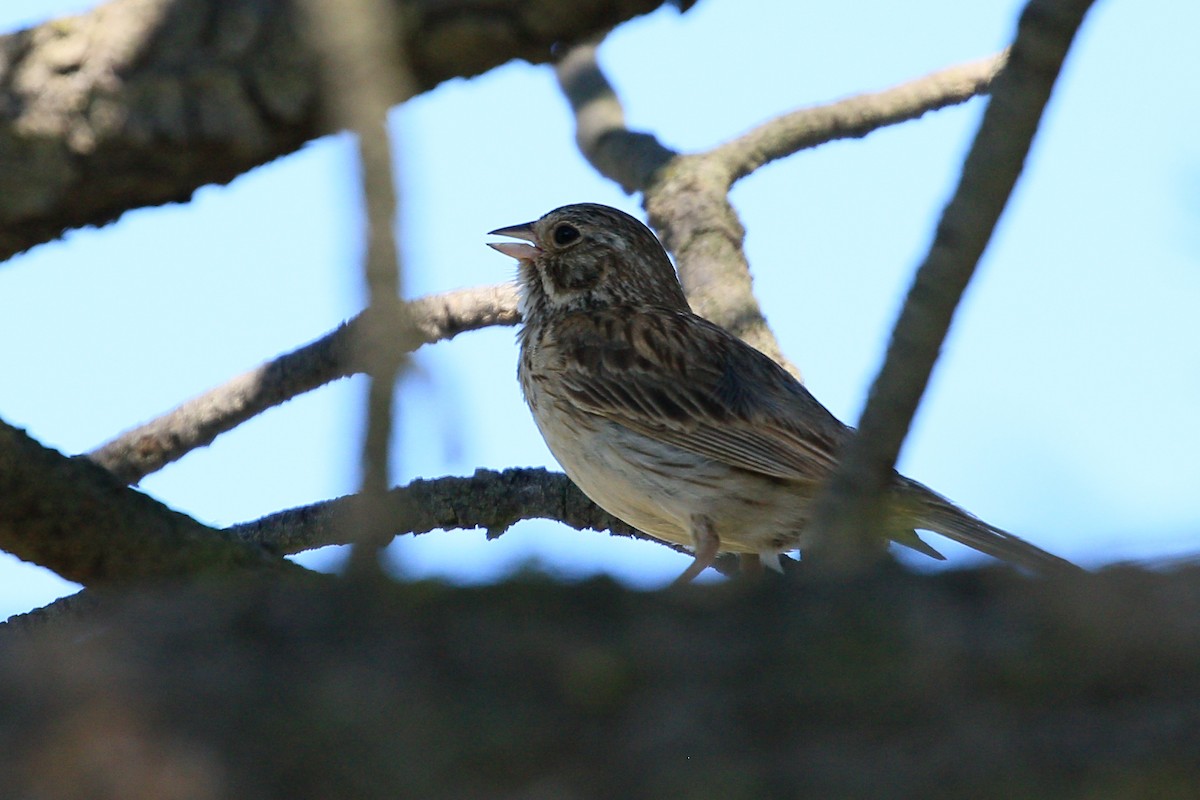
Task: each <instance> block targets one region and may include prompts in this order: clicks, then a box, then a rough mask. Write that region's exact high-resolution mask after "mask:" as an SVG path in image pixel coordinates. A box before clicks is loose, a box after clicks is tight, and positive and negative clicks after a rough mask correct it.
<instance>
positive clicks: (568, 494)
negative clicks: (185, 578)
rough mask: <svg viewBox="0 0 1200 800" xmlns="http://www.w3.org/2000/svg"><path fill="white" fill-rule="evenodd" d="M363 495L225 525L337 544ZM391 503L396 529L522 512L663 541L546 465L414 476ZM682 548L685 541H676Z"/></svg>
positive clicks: (311, 544) (258, 534) (498, 529)
mask: <svg viewBox="0 0 1200 800" xmlns="http://www.w3.org/2000/svg"><path fill="white" fill-rule="evenodd" d="M357 499H358V498H357V497H356V496H350V497H342V498H338V499H337V500H329V501H326V502H322V503H314V504H313V505H310V506H304V507H302V508H293V509H289V510H287V511H280V512H278V513H275V514H270V515H268V516H266V517H263V518H262V519H258V520H255V521H253V522H247V523H243V524H241V525H234V526H232V527H230V528H227V529H226V531H227V532H228V533H229V534H230V535H232V536H234V537H236V538H238V539H239V540H241V541H244V542H249V543H253V544H257V545H261V546H263V547H265V548H267V549H269V550H271V551H272V552H276V553H280V554H284V555H288V554H292V553H299V552H302V551H304V550H311V549H313V548H316V547H324V546H326V545H331V544H349V543H350V540H349V538H348V537H347V536H346V532H345V531H346V529H345V526H344V525H342V524H340V522H341V520H343V519H344V518H345V516H346V515H347V514H349V513H352V511H351V509H352V507H353V505H354V503H355V502H356V501H357ZM384 511H385V513H386V514H387V519H388V524H389V530H390V532H391V535H393V536H400V535H403V534H406V533H412V534H421V533H428V532H429V531H431V530H434V529H437V528H446V529H451V528H467V529H470V528H484V529H486V530H487V534H488V538H489V539H495V538H497V537H499V536H500V535H502V534H503V533H504V532H505V531H506V530H508V528H509V527H510V526H512V524H513V523H515V522H519V521H521V520H523V519H551V520H555V521H557V522H562V523H564V524H566V525H569V526H570V527H572V528H575V529H576V530H584V529H590V530H597V531H610V532H612V533H613V534H616V535H618V536H629V537H632V538H635V539H647V540H649V541H655V542H657V541H658V540H657V539H653V538H651V537H649V536H647V535H646V534H644V533H642V532H640V531H638V530H637V529H636V528H633V527H631V526H629V525H627V524H625V523H624V522H622V521H621V520H619V519H617V518H616V517H614V516H612V515H611V514H609V513H607V512H605V511H603V510H602V509H601V508H600V507H599V506H597V505H596V504H594V503H593V502H592V501H591V500H589V499H588V498H587V497H586V496H585V495H584V494H583V492H581V491H579V489H578V488H576V486H575V484H573V483H571V481H570V480H569V479H568V478H567V476H566V475H563V474H561V473H557V472H548V471H546V470H544V469H519V468H514V469H506V470H504V471H503V472H494V471H492V470H487V469H479V470H476V471H475V474H474V475H473V476H471V477H469V478H456V477H446V478H437V479H436V480H415V481H413V482H412V483H410V484H408V485H407V486H403V487H397V488H394V489H391V490H390V491H389V492H388V493H387V500H386V505H385V506H384ZM677 549H678V548H677Z"/></svg>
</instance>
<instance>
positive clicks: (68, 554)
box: [0, 422, 295, 586]
mask: <svg viewBox="0 0 1200 800" xmlns="http://www.w3.org/2000/svg"><path fill="white" fill-rule="evenodd" d="M0 548H3V549H4V550H5V551H7V552H9V553H12V554H13V555H15V556H17V557H18V558H20V559H23V560H25V561H30V562H33V563H34V564H38V565H40V566H43V567H46V568H47V569H51V570H53V571H54V572H56V573H57V574H59V575H61V576H62V577H64V578H66V579H67V580H72V581H78V582H79V583H83V584H85V585H89V586H91V585H103V584H112V583H116V582H120V581H129V580H133V579H138V578H149V577H165V576H181V575H195V574H200V573H204V572H213V571H218V572H220V571H231V570H239V569H247V568H249V569H263V568H274V569H286V570H292V569H295V568H294V567H291V566H289V565H288V564H287V563H286V562H284V561H282V560H281V559H279V558H278V557H276V556H273V555H269V554H268V553H267V552H266V551H265V550H263V549H262V548H259V547H248V546H247V545H246V544H245V543H244V542H240V541H238V540H237V539H236V537H232V536H230V535H229V534H227V533H224V532H222V531H218V530H214V529H212V528H208V527H206V526H204V525H201V524H200V523H199V522H197V521H196V520H194V519H192V518H191V517H189V516H187V515H185V514H180V513H179V512H177V511H172V510H171V509H169V508H167V507H166V506H164V505H163V504H162V503H159V502H158V501H157V500H154V499H153V498H150V497H147V496H146V495H144V494H142V493H140V492H137V491H135V490H133V489H130V488H128V487H126V486H124V485H123V484H121V483H120V482H119V481H118V480H117V479H116V478H115V477H113V475H112V474H111V473H109V472H107V471H106V470H104V469H102V468H100V467H99V466H97V465H96V464H93V463H91V462H90V461H88V460H87V459H82V458H67V457H66V456H63V455H61V454H59V453H57V452H55V451H54V450H51V449H48V448H46V447H43V446H42V445H40V444H38V443H37V442H35V441H34V440H33V439H31V438H29V436H27V435H26V434H25V433H24V432H23V431H21V430H18V429H17V428H13V427H11V426H9V425H6V424H4V423H3V422H0Z"/></svg>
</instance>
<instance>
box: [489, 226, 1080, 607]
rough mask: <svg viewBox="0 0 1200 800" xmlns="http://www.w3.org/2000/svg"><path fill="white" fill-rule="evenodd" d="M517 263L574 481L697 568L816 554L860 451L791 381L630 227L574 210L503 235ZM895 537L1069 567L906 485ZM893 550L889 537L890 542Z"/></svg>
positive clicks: (901, 482)
mask: <svg viewBox="0 0 1200 800" xmlns="http://www.w3.org/2000/svg"><path fill="white" fill-rule="evenodd" d="M488 235H489V236H502V237H506V238H508V239H515V240H517V241H501V242H489V243H488V244H489V246H491V247H492V248H494V249H495V250H498V251H499V252H501V253H503V254H505V255H507V256H510V257H512V258H515V259H516V260H517V264H518V268H517V273H518V274H517V286H518V296H519V305H518V309H519V312H520V316H521V320H522V321H521V325H520V328H519V331H518V334H517V340H518V344H519V349H520V355H519V361H518V368H517V374H518V380H519V382H520V386H521V390H522V393H523V395H524V398H525V402H526V403H527V405H528V406H529V409H530V412H531V413H532V415H533V419H534V421H535V423H536V425H537V427H538V430H539V431H540V432H541V434H542V437H543V438H544V439H545V441H546V444H547V446H548V447H549V449H550V452H551V453H552V454H553V455H554V457H555V458H556V459H557V460H558V462H559V464H561V465H562V468H563V470H564V471H565V472H566V474H567V477H569V478H570V479H571V481H572V482H573V483H574V484H575V485H576V486H578V487H579V489H580V490H582V491H583V493H584V494H585V495H587V496H588V497H589V498H590V499H591V500H592V501H593V502H595V503H596V504H597V505H598V506H600V507H601V508H603V509H604V510H605V511H607V512H609V513H610V514H612V515H613V516H615V517H617V518H619V519H621V520H623V521H624V522H626V523H628V524H629V525H632V526H633V527H635V528H637V529H639V530H641V531H643V532H644V533H646V534H648V535H650V536H651V537H654V538H656V539H659V540H662V541H665V542H668V543H672V544H675V545H681V546H683V547H684V548H686V549H689V550H690V551H691V552H692V554H693V560H692V562H691V564H690V565H688V567H687V569H685V570H684V571H683V573H682V574H681V575H680V576H679V577H678V578H677V579H676V581H675V583H676V584H684V583H688V582H690V581H691V580H692V579H693V578H695V577H696V576H697V575H699V574H700V573H701V572H703V571H704V570H705V569H707V568H708V567H710V566H711V565H712V564H713V562H714V561H715V560H716V558H717V556H718V555H719V554H720V553H724V552H732V553H738V554H741V556H742V558H743V562H746V561H751V562H753V560H754V558H753V557H754V556H757V557H758V558H759V559H760V560H761V563H763V564H766V565H768V566H772V567H777V566H778V559H779V556H780V554H782V553H786V552H790V551H793V550H800V551H801V557H803V551H804V548H805V546H808V545H811V542H809V541H807V540H806V538H805V530H806V527H807V524H808V522H809V520H810V517H811V514H812V512H813V506H814V504H815V499H816V496H817V493H818V492H819V491H820V489H821V487H822V485H823V483H824V482H825V481H826V480H827V479H828V478H829V476H830V475H831V474H832V472H833V470H834V468H835V467H836V465H837V463H838V455H839V453H840V452H841V451H842V448H843V447H844V446H845V444H846V443H847V441H848V439H849V438H850V437H851V436H852V435H853V429H851V428H850V427H848V426H846V425H845V424H843V423H842V422H841V421H840V420H838V419H837V417H835V416H834V415H833V414H832V413H831V412H830V411H828V410H827V409H826V408H825V407H824V406H823V405H821V403H820V402H819V401H818V400H817V399H816V398H815V397H813V395H812V394H811V393H810V392H809V391H808V389H806V388H805V387H804V385H803V384H801V383H800V382H799V381H798V380H797V379H796V378H794V377H793V376H792V375H791V374H790V373H788V372H787V371H786V370H785V369H783V368H782V367H781V366H779V365H778V364H777V363H776V362H775V361H774V360H772V359H771V358H769V357H768V356H766V355H764V354H763V353H761V352H760V351H758V350H756V349H755V348H753V347H751V346H750V345H748V344H746V343H745V342H743V341H742V340H741V339H739V338H738V337H737V336H735V335H734V334H732V333H730V332H729V331H727V330H725V329H724V328H722V327H720V326H719V325H716V324H714V323H712V322H710V321H708V320H706V319H704V318H703V317H701V316H699V315H697V314H695V313H693V311H692V309H691V306H690V305H689V304H688V301H687V297H686V296H685V295H684V292H683V287H682V285H681V284H680V282H679V279H678V277H677V275H676V273H675V268H674V266H673V265H672V263H671V259H670V257H669V256H668V255H667V253H666V250H665V249H664V248H663V246H662V244H661V243H660V242H659V240H658V238H657V237H656V236H655V235H654V233H653V232H652V231H651V230H650V229H649V228H648V227H646V226H645V225H644V224H642V223H641V222H640V221H639V220H637V219H636V218H635V217H633V216H631V215H629V214H626V213H625V212H623V211H620V210H618V209H615V208H611V207H609V206H604V205H599V204H595V203H577V204H573V205H566V206H562V207H561V208H556V209H554V210H553V211H550V212H548V213H546V214H545V215H543V216H542V217H541V218H539V219H537V220H535V221H533V222H527V223H523V224H520V225H512V226H508V227H504V228H498V229H496V230H494V231H491V232H490V233H489V234H488ZM887 512H888V515H887V518H888V524H887V526H886V529H885V532H884V533H883V534H881V543H882V542H886V540H887V539H891V540H893V541H895V542H897V543H899V544H901V545H904V546H906V547H909V548H912V549H914V550H916V551H918V552H921V553H924V554H925V555H927V556H929V557H931V558H935V559H944V557H943V556H942V555H941V554H940V553H939V552H938V551H937V550H935V549H934V548H933V547H931V546H930V545H929V544H928V543H926V542H925V541H923V540H922V539H921V538H920V537H919V536H918V535H917V533H916V531H917V530H926V531H932V532H934V533H937V534H940V535H942V536H945V537H947V538H949V539H952V540H954V541H957V542H960V543H962V544H964V545H967V546H968V547H971V548H974V549H975V550H978V551H980V552H982V553H985V554H987V555H989V556H993V557H995V558H998V559H1000V560H1002V561H1005V562H1008V563H1010V564H1012V565H1014V566H1016V567H1018V568H1021V569H1024V570H1028V571H1031V572H1034V573H1039V574H1061V573H1065V572H1070V571H1077V570H1078V569H1079V568H1078V567H1076V566H1075V565H1074V564H1072V563H1071V562H1069V561H1066V560H1065V559H1062V558H1060V557H1058V556H1055V555H1052V554H1051V553H1048V552H1046V551H1045V550H1042V549H1041V548H1039V547H1037V546H1035V545H1033V544H1031V543H1029V542H1026V541H1025V540H1023V539H1020V538H1018V537H1017V536H1014V535H1013V534H1011V533H1008V532H1006V531H1004V530H1002V529H1000V528H997V527H994V526H992V525H989V524H988V523H986V522H984V521H982V520H980V519H978V518H977V517H975V516H973V515H971V514H970V513H968V512H967V511H964V510H963V509H961V508H959V507H958V506H956V505H955V504H954V503H952V502H951V501H949V500H947V499H946V498H944V497H942V496H941V495H939V494H937V493H936V492H934V491H933V490H931V489H929V488H927V487H925V486H923V485H922V484H920V483H918V482H916V481H914V480H911V479H909V478H906V477H904V476H902V475H900V474H899V473H894V478H893V480H892V483H891V486H890V489H889V494H888V500H887ZM885 536H886V538H885Z"/></svg>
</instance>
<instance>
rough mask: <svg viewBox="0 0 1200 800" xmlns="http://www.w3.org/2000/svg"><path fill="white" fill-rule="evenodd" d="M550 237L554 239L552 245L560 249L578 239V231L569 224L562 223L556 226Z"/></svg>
mask: <svg viewBox="0 0 1200 800" xmlns="http://www.w3.org/2000/svg"><path fill="white" fill-rule="evenodd" d="M551 235H552V236H553V237H554V243H555V244H556V245H559V246H560V247H562V246H564V245H568V244H570V243H571V242H574V241H575V240H577V239H578V238H579V229H578V228H576V227H575V226H574V225H571V224H570V223H567V222H564V223H561V224H560V225H558V227H556V228H555V229H554V233H553V234H551Z"/></svg>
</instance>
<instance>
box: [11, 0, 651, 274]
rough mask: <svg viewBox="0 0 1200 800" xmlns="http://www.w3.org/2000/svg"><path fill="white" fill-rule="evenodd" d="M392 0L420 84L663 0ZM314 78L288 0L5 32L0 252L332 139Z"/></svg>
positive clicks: (587, 30) (148, 2)
mask: <svg viewBox="0 0 1200 800" xmlns="http://www.w3.org/2000/svg"><path fill="white" fill-rule="evenodd" d="M395 2H396V6H397V9H398V14H399V16H400V18H401V19H402V21H403V26H402V27H403V30H404V37H403V38H404V41H401V42H397V43H396V48H397V58H400V59H403V60H404V61H405V62H406V63H407V64H408V65H409V68H410V71H411V73H412V75H413V78H414V80H415V87H414V88H415V91H418V92H420V91H426V90H428V89H431V88H433V87H434V86H436V85H438V84H439V83H441V82H442V81H444V80H447V79H449V78H454V77H470V76H473V75H478V74H480V73H482V72H484V71H486V70H488V69H491V68H492V67H495V66H499V65H500V64H503V63H505V62H506V61H509V60H511V59H513V58H521V59H525V60H528V61H531V62H545V61H547V60H549V59H550V58H551V51H552V48H554V47H555V46H556V45H559V44H569V43H572V42H575V41H580V40H583V39H586V38H588V37H589V36H594V35H596V34H598V33H600V32H602V31H605V30H607V29H608V28H610V27H612V26H614V25H616V24H618V23H620V22H623V21H625V20H627V19H630V18H632V17H634V16H636V15H638V14H643V13H646V12H648V11H652V10H653V9H654V8H656V7H658V6H659V5H661V2H657V1H656V0H585V2H577V3H572V4H569V5H564V4H560V3H556V2H550V1H549V0H490V1H489V0H475V1H474V2H471V1H468V0H464V2H456V3H431V2H423V1H422V0H395ZM318 84H319V81H318V75H317V70H316V59H315V56H314V53H313V49H312V47H311V45H310V43H309V42H308V41H307V40H306V38H305V37H304V36H302V35H301V26H300V22H299V20H298V15H297V12H296V10H295V8H294V7H293V5H292V4H291V3H290V2H287V0H113V2H110V3H107V4H105V5H103V6H101V7H99V8H97V9H96V10H95V11H93V12H91V13H89V14H84V15H82V16H78V17H71V18H66V19H59V20H54V21H52V22H48V23H46V24H45V25H41V26H39V27H37V28H32V29H30V30H26V31H21V32H19V33H14V34H11V35H8V36H3V37H0V260H3V259H6V258H8V257H9V256H11V255H13V254H14V253H18V252H21V251H22V250H25V249H27V248H29V247H32V246H33V245H35V244H39V243H41V242H45V241H48V240H50V239H53V238H56V237H57V236H59V235H61V234H62V233H63V232H64V231H65V230H67V229H70V228H75V227H80V226H83V225H101V224H104V223H107V222H111V221H112V220H114V219H116V218H117V217H118V216H120V215H121V214H122V213H123V212H125V211H127V210H129V209H132V208H138V207H141V206H149V205H158V204H162V203H168V202H175V201H183V200H186V199H188V198H189V197H190V196H191V195H192V192H194V191H195V190H196V189H197V188H199V187H201V186H203V185H205V184H209V183H226V182H228V181H230V180H232V179H233V178H235V177H236V176H238V175H240V174H241V173H243V172H245V171H247V170H249V169H251V168H252V167H255V166H257V165H259V164H263V163H266V162H267V161H270V160H272V159H275V158H278V157H279V156H281V155H284V154H286V153H290V152H292V151H294V150H296V149H297V148H299V147H300V146H301V145H303V144H304V143H305V142H307V141H309V140H310V139H313V138H316V137H318V136H321V135H323V134H326V133H329V132H330V131H331V127H330V125H329V123H328V122H326V121H324V120H322V119H321V115H320V114H319V113H318V105H319V104H318V93H319V89H318ZM404 99H405V98H404V97H395V98H394V102H400V101H401V100H404ZM85 189H86V190H85Z"/></svg>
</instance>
